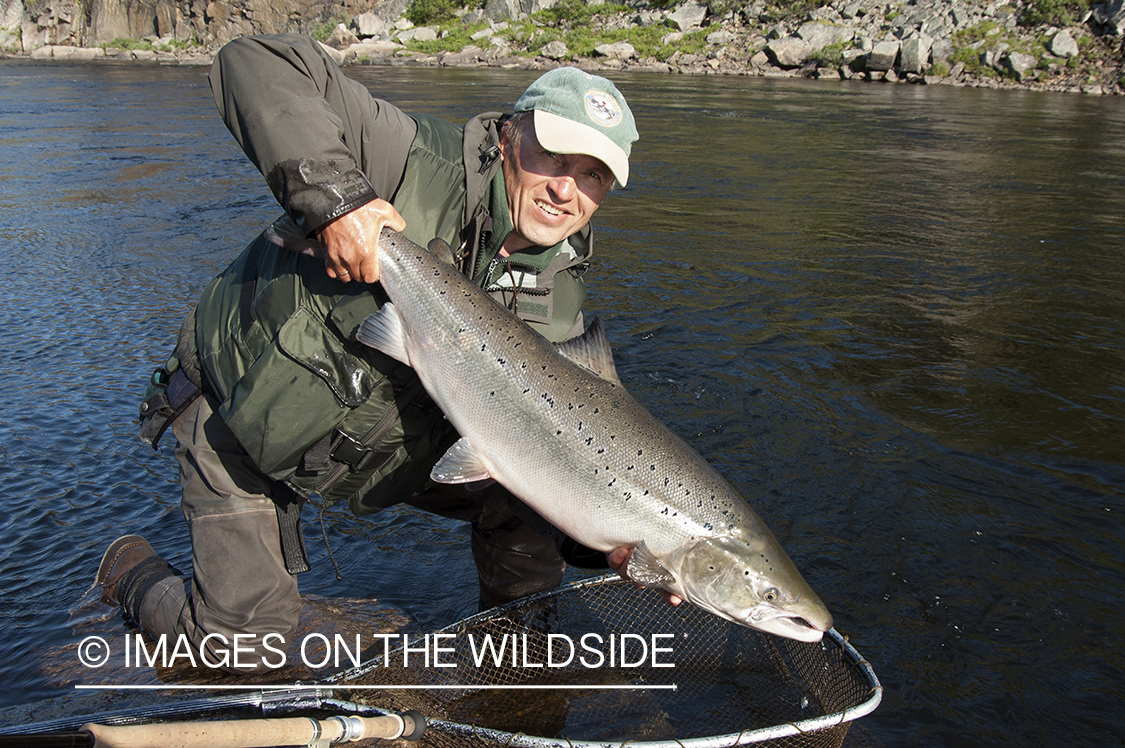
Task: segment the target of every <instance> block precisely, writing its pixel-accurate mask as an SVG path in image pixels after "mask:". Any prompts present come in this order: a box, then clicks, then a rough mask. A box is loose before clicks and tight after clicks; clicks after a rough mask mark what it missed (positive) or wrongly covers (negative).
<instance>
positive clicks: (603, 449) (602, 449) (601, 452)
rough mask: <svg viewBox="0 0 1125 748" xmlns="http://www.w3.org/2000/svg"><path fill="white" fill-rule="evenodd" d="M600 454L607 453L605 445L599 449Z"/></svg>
mask: <svg viewBox="0 0 1125 748" xmlns="http://www.w3.org/2000/svg"><path fill="white" fill-rule="evenodd" d="M590 438H591V439H593V438H594V437H592V436H591V437H590ZM598 454H600V455H604V454H605V447H602V448H601V449H599V450H598Z"/></svg>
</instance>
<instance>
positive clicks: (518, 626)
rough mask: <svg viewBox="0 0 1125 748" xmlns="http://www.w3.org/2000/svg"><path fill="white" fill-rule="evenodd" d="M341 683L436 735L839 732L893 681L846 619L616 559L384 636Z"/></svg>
mask: <svg viewBox="0 0 1125 748" xmlns="http://www.w3.org/2000/svg"><path fill="white" fill-rule="evenodd" d="M392 644H393V645H392ZM404 662H405V665H406V666H405V667H404ZM361 686H363V687H365V688H359V687H361ZM372 687H374V688H372ZM336 688H337V690H336V693H337V694H340V695H346V697H347V698H350V699H352V700H354V701H356V702H359V703H364V702H366V703H377V704H378V706H379V707H380V708H382V709H392V710H405V709H415V710H417V711H419V712H421V713H422V714H424V715H425V716H426V718H427V721H428V724H429V727H428V728H427V731H426V733H425V735H424V736H423V738H422V741H421V745H425V746H434V747H435V748H440V747H445V746H450V747H452V746H458V747H461V746H464V747H465V748H477V747H480V748H493V747H495V746H528V747H529V748H550V747H552V746H559V747H560V748H562V747H564V746H566V747H568V746H598V747H599V748H608V747H609V746H623V745H624V744H625V743H628V745H629V746H631V747H633V746H645V747H648V748H680V747H684V748H703V747H705V746H706V747H708V748H710V747H716V748H717V747H718V746H732V745H744V744H750V743H762V744H766V745H770V746H778V747H789V746H792V747H798V746H799V747H801V748H822V747H824V748H828V747H829V746H831V747H834V748H839V747H840V746H842V745H843V742H844V738H845V736H846V735H847V732H848V727H849V724H850V722H851V721H852V720H855V719H856V718H858V717H861V716H863V715H865V714H868V713H869V712H871V711H872V710H874V709H875V707H876V706H878V704H879V701H880V699H881V697H882V686H880V684H879V681H878V679H877V678H876V676H875V673H874V671H873V670H872V669H871V666H870V665H869V664H868V663H867V662H865V661H864V660H863V659H862V658H861V657H860V655H859V653H858V652H856V650H855V649H854V648H853V647H852V646H851V645H849V644H848V643H847V642H846V641H845V640H844V638H843V637H841V636H840V635H839V634H838V633H837V632H836V631H835V630H832V631H830V632H829V633H828V634H827V635H826V636H825V637H824V639H823V640H822V641H821V642H819V643H816V644H808V643H804V642H797V641H793V640H790V639H783V638H781V637H777V636H773V635H771V634H764V633H761V632H759V631H755V630H753V629H749V628H746V627H744V626H738V625H736V624H733V623H730V622H728V621H724V620H722V619H720V618H718V617H717V616H715V615H712V614H710V613H706V612H704V611H701V610H700V609H698V608H696V607H694V606H692V605H690V604H687V603H685V604H683V605H680V606H678V607H675V608H673V607H672V606H670V605H668V604H666V603H665V602H664V600H663V599H662V598H661V597H660V595H657V594H656V593H654V592H653V591H651V590H641V589H638V588H636V587H635V586H634V585H632V584H630V583H628V582H625V581H623V580H621V579H620V578H619V577H617V576H616V575H611V576H606V577H602V578H599V579H594V580H590V581H585V582H578V583H575V584H571V585H569V586H565V587H561V588H558V589H555V590H551V591H549V592H546V593H542V594H539V595H535V596H531V597H528V598H523V599H522V600H517V601H516V602H515V603H511V604H509V605H507V606H503V607H501V608H496V609H493V610H490V611H487V612H485V613H482V614H480V615H477V616H473V617H471V618H467V619H465V620H463V621H460V622H458V623H456V624H454V625H453V626H449V627H447V628H444V629H442V630H441V631H439V632H435V633H434V634H429V635H425V636H423V635H422V634H418V635H417V636H408V637H407V638H406V639H405V640H403V639H401V638H399V639H398V640H396V641H394V642H393V643H392V640H387V641H386V643H385V646H383V647H380V648H379V650H378V651H376V652H375V654H374V656H373V657H372V658H371V659H369V660H367V661H365V663H364V664H363V665H362V666H360V667H359V668H355V669H352V670H350V671H347V672H344V673H342V674H340V675H339V676H338V679H337V682H336ZM349 689H351V690H349ZM384 689H385V690H384ZM412 745H417V744H412Z"/></svg>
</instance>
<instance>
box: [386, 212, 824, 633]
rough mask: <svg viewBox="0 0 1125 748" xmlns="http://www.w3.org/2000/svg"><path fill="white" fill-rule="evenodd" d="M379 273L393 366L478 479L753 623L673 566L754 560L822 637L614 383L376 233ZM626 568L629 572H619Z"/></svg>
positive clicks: (705, 476) (778, 556)
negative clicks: (399, 364) (627, 551)
mask: <svg viewBox="0 0 1125 748" xmlns="http://www.w3.org/2000/svg"><path fill="white" fill-rule="evenodd" d="M379 267H380V283H381V285H382V286H383V288H384V290H385V291H386V293H387V295H388V297H389V298H390V299H391V301H392V303H393V306H394V308H395V315H394V316H395V317H397V322H396V324H398V325H401V331H400V335H401V341H400V342H401V345H402V347H403V349H404V354H405V358H406V360H407V362H408V363H409V364H410V365H411V366H412V367H414V369H415V370H416V371H417V373H418V375H419V378H420V379H421V380H422V383H423V385H424V386H425V388H426V390H427V392H429V394H430V395H431V397H433V399H434V400H435V401H436V402H437V404H438V405H439V406H440V407H441V409H442V411H443V412H444V413H445V414H446V416H447V417H448V418H449V420H450V421H451V423H452V424H453V426H454V427H455V428H456V429H457V431H458V433H460V434H461V435H462V436H463V437H465V440H466V441H467V442H468V444H469V445H471V448H472V452H473V453H475V457H476V458H477V459H478V460H479V463H480V465H481V466H483V468H484V470H485V471H486V472H487V475H488V476H491V477H492V478H494V479H495V480H496V481H497V482H499V483H501V484H502V485H503V486H505V487H506V488H508V489H509V490H510V491H512V493H514V494H515V495H516V496H518V497H520V498H521V499H523V500H524V501H525V502H526V503H528V504H529V505H530V506H532V507H533V508H534V509H536V511H538V512H539V513H540V514H541V515H543V516H544V517H545V518H546V519H547V520H548V521H550V522H551V523H552V524H554V525H555V526H556V527H558V528H559V529H560V530H562V531H563V532H565V533H566V534H567V535H569V536H570V537H572V538H574V539H575V540H577V541H578V542H580V543H582V544H583V545H586V546H588V547H590V548H594V549H596V550H599V551H604V552H609V551H611V550H613V549H615V548H619V547H628V548H634V547H638V546H642V545H643V553H634V556H637V557H638V558H641V557H642V556H643V560H645V561H647V562H648V563H650V566H649V567H648V568H647V569H643V568H642V564H641V563H640V562H638V564H637V568H638V576H644V575H645V574H648V573H651V574H652V575H653V576H652V579H650V580H649V582H650V583H653V584H654V586H661V587H663V588H665V589H668V590H669V591H672V592H675V594H680V595H681V596H682V597H685V598H686V599H689V600H691V601H692V602H695V603H696V604H701V605H702V606H703V607H708V608H709V609H712V610H713V611H714V612H717V613H719V614H720V615H724V616H726V617H730V618H733V619H735V620H738V621H739V622H740V623H743V624H745V625H755V624H754V622H752V621H748V620H745V618H746V617H747V616H749V615H750V614H749V613H746V614H745V615H744V614H743V612H742V608H739V612H737V613H735V614H731V613H730V612H729V611H723V610H715V609H714V608H715V605H714V604H712V602H711V601H709V600H707V599H704V598H706V597H707V595H704V594H702V593H698V591H695V590H691V589H686V588H685V587H686V585H685V583H684V580H683V579H681V578H679V577H680V576H683V574H685V573H686V572H685V567H686V566H691V565H692V564H693V563H695V564H696V565H698V563H703V562H702V561H700V560H699V559H695V560H693V559H691V558H690V556H691V552H692V549H693V548H697V547H699V543H700V541H701V540H704V539H713V540H716V542H720V543H727V544H728V545H730V546H731V548H733V549H734V550H733V553H734V554H735V555H736V556H738V557H739V558H741V557H742V556H746V557H750V556H755V559H754V562H755V563H756V564H758V565H759V566H761V567H762V568H763V569H766V570H767V573H770V574H777V573H780V574H781V576H782V577H784V578H785V580H784V584H786V585H789V586H791V587H797V588H799V590H798V593H797V594H796V595H795V597H796V598H797V599H798V602H800V601H801V600H803V601H804V603H805V606H804V607H806V608H809V607H810V604H811V612H812V615H808V613H809V611H808V610H806V611H805V613H806V615H805V616H804V619H805V620H804V622H803V623H804V624H805V627H806V629H810V627H811V629H810V630H815V634H816V638H817V639H818V638H819V633H820V632H821V631H822V630H826V628H827V627H826V626H824V625H823V624H824V621H825V620H827V621H829V625H830V617H829V616H828V614H827V611H826V610H823V606H822V604H821V603H820V601H819V599H817V598H816V596H815V594H814V593H813V592H812V590H811V589H809V588H808V586H807V584H805V582H804V580H803V579H802V578H801V577H800V574H799V572H797V571H796V568H795V567H794V566H793V564H792V562H791V561H790V560H789V558H788V556H787V555H786V554H785V553H784V551H783V550H782V549H781V547H780V545H779V544H778V543H777V541H776V539H775V538H774V537H773V535H772V533H771V532H770V530H769V528H768V527H767V526H766V525H765V523H764V522H762V520H761V519H760V518H759V517H758V515H757V514H756V513H754V511H753V510H752V509H751V508H750V507H749V505H748V504H746V503H745V501H743V500H742V498H741V497H739V496H738V494H737V493H736V492H735V491H734V490H733V489H732V488H731V486H730V485H729V484H728V483H727V482H726V481H725V480H724V479H723V478H722V477H721V476H720V475H719V474H718V473H717V472H716V471H715V470H714V469H713V468H711V466H710V465H708V464H707V462H706V461H704V460H703V459H702V458H701V457H700V456H699V455H698V454H696V453H695V451H694V450H692V449H691V448H690V447H689V446H688V445H687V444H686V443H685V442H683V440H681V439H680V438H679V437H677V436H676V435H675V434H673V433H672V432H671V431H670V430H669V429H668V428H666V427H665V426H664V425H663V424H661V423H660V422H659V421H658V420H657V419H656V418H654V417H653V416H652V415H651V414H650V413H649V412H648V411H647V410H645V409H644V408H643V407H641V406H640V405H639V404H638V403H637V402H636V401H635V400H634V399H633V398H632V396H630V395H629V394H628V392H626V391H625V388H624V387H623V386H622V385H621V384H620V382H618V381H616V377H615V376H614V377H613V378H612V379H607V378H603V377H601V376H598V375H597V374H596V373H594V372H593V371H591V370H590V369H588V368H586V367H585V366H581V365H579V364H577V363H575V362H573V361H571V360H570V359H569V358H567V357H565V356H564V355H562V354H560V353H559V352H558V350H557V349H556V347H555V346H554V345H553V344H551V343H550V342H548V341H547V340H545V339H544V338H542V337H541V336H539V335H538V334H536V333H535V332H534V331H533V330H531V328H529V327H528V326H527V325H526V324H524V323H523V322H522V321H520V320H519V319H518V318H516V317H515V316H514V315H513V314H511V313H510V312H509V311H508V310H506V309H504V308H503V307H502V306H501V305H499V304H497V303H496V302H495V301H493V300H492V299H491V298H490V297H489V296H488V295H487V294H486V293H484V292H483V291H482V290H481V289H480V288H478V287H477V286H476V285H474V284H473V283H472V282H470V281H469V280H468V279H467V278H466V277H465V276H464V275H462V274H461V273H460V272H459V271H458V270H456V269H455V268H454V267H453V266H452V265H449V264H446V263H443V262H441V261H440V260H438V259H437V258H436V257H434V256H433V255H432V254H430V252H428V251H427V250H425V249H423V248H421V247H419V246H417V245H415V244H413V243H411V242H409V241H408V240H406V239H404V238H403V237H401V236H399V235H397V234H394V232H391V231H389V230H385V231H384V235H383V236H382V237H381V240H380V246H379ZM366 324H367V323H366V322H365V325H366ZM365 342H366V341H365ZM400 355H401V354H400ZM439 465H440V463H439ZM723 552H724V553H729V552H732V551H730V549H724V551H723ZM696 555H700V553H697V554H696ZM748 563H749V562H747V564H748ZM708 565H709V566H710V570H711V572H712V573H714V572H715V568H714V563H710V562H709V563H708ZM740 568H741V567H740ZM747 569H749V567H748V566H747ZM633 570H634V564H633V563H630V567H629V573H630V576H633ZM642 572H643V573H642ZM677 575H679V576H677ZM745 576H746V577H747V578H750V577H751V576H753V577H754V579H757V578H758V576H760V575H759V574H758V572H757V571H755V572H754V574H753V575H751V572H750V571H749V570H747V571H745ZM654 580H655V581H654ZM639 581H644V580H639ZM725 584H727V583H724V585H725ZM758 586H761V584H759V585H758ZM710 587H712V588H714V587H716V583H714V582H712V583H710ZM779 588H780V585H777V586H776V588H775V587H769V588H768V589H779ZM693 593H694V594H693ZM715 594H718V593H717V592H716V593H715ZM724 594H728V593H724ZM728 596H729V594H728ZM812 601H815V603H813V602H812ZM817 606H820V608H819V610H817V609H816V608H817ZM743 607H745V605H743ZM809 618H812V619H814V620H813V622H810V621H809V620H808V619H809ZM758 627H759V628H762V626H758ZM775 633H781V634H782V635H792V632H788V633H787V632H776V631H775ZM798 633H799V634H801V635H802V636H806V637H811V636H813V634H812V633H809V631H800V632H798ZM794 638H798V637H794Z"/></svg>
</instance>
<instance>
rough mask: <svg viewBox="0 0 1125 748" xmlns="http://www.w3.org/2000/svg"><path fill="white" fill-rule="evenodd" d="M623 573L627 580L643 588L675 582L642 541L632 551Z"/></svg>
mask: <svg viewBox="0 0 1125 748" xmlns="http://www.w3.org/2000/svg"><path fill="white" fill-rule="evenodd" d="M625 573H626V574H627V575H628V576H629V579H631V580H632V581H634V582H636V583H637V584H639V585H642V586H644V587H664V586H665V585H668V584H671V583H672V582H673V581H674V580H675V578H674V577H673V576H672V572H670V571H668V570H667V569H665V568H664V566H663V565H662V564H661V563H660V560H659V559H657V558H656V556H655V555H653V553H652V551H650V550H649V549H648V546H647V545H645V541H643V540H642V541H641V542H639V543H637V547H636V548H634V549H633V554H632V555H631V556H630V557H629V566H627V567H626V569H625Z"/></svg>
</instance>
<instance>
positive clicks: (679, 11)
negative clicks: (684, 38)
mask: <svg viewBox="0 0 1125 748" xmlns="http://www.w3.org/2000/svg"><path fill="white" fill-rule="evenodd" d="M706 17H707V6H706V5H700V4H699V3H694V2H688V3H684V4H683V5H681V6H680V7H678V8H676V9H675V10H674V11H672V12H671V13H669V14H668V22H669V23H671V24H672V26H673V27H674V28H676V29H678V30H679V31H687V30H688V29H690V28H694V27H696V26H700V25H702V24H703V19H704V18H706Z"/></svg>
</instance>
